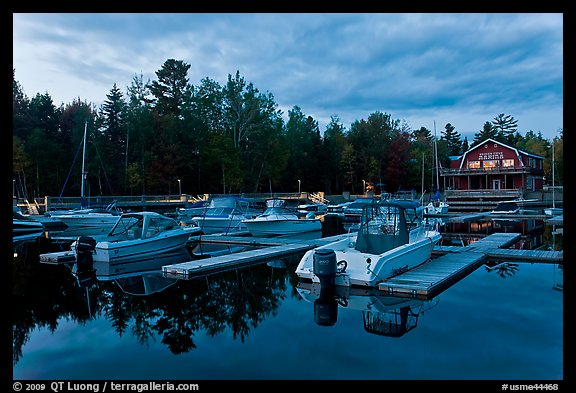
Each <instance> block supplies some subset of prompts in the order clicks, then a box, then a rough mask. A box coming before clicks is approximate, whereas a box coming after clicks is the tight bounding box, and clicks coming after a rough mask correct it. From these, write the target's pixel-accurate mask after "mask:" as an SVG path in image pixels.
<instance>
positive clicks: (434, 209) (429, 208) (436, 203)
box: [424, 199, 450, 214]
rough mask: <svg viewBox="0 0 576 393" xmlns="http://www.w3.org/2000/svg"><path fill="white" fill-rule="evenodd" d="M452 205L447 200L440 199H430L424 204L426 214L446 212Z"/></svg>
mask: <svg viewBox="0 0 576 393" xmlns="http://www.w3.org/2000/svg"><path fill="white" fill-rule="evenodd" d="M449 208H450V205H448V203H447V202H445V201H442V200H440V199H434V200H432V201H430V202H429V203H428V204H427V205H426V206H424V213H425V214H446V213H448V209H449Z"/></svg>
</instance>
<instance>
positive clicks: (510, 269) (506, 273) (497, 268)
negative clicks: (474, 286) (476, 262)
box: [484, 261, 518, 278]
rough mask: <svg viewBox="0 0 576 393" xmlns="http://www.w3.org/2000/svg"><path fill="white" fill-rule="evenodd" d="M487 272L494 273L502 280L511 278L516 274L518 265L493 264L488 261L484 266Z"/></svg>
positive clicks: (508, 263)
mask: <svg viewBox="0 0 576 393" xmlns="http://www.w3.org/2000/svg"><path fill="white" fill-rule="evenodd" d="M484 268H485V269H486V271H487V272H489V273H490V272H495V273H496V274H497V275H498V276H500V277H502V278H507V277H511V276H513V275H514V274H516V272H518V264H517V263H511V262H494V261H490V262H487V263H485V264H484Z"/></svg>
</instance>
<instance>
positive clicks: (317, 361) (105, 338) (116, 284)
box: [12, 221, 565, 381]
mask: <svg viewBox="0 0 576 393" xmlns="http://www.w3.org/2000/svg"><path fill="white" fill-rule="evenodd" d="M553 229H554V228H552V227H550V226H546V225H544V224H543V223H542V222H541V221H540V222H524V221H523V222H515V223H504V224H502V223H494V222H490V223H489V224H486V222H480V223H467V224H450V225H448V226H446V227H445V228H444V232H445V235H446V236H445V240H444V242H445V244H466V243H467V242H470V241H474V240H475V238H479V237H481V236H482V235H485V234H488V233H493V232H498V231H507V232H520V233H522V234H523V236H522V240H521V241H520V242H518V244H516V245H515V247H516V248H551V247H554V248H555V249H561V247H562V235H552V234H551V231H552V230H553ZM15 248H17V251H18V252H19V254H18V256H17V257H16V256H15V257H14V261H13V268H14V271H13V277H14V284H13V298H12V310H13V315H14V323H13V377H14V379H34V380H37V379H48V380H75V379H96V380H114V379H138V380H142V379H144V380H151V379H154V380H162V379H166V380H176V379H185V380H192V381H194V380H196V381H197V380H310V379H328V380H335V379H343V380H344V379H370V380H373V379H377V380H378V379H383V380H507V381H510V380H550V381H558V380H563V378H564V374H565V372H564V364H563V356H564V339H563V336H564V330H563V314H564V310H563V268H562V266H559V265H556V264H548V263H527V262H513V263H512V262H503V263H488V264H486V265H483V266H481V267H479V268H478V269H477V270H475V271H474V272H472V273H471V274H469V275H468V276H466V277H465V278H463V279H462V280H461V281H459V282H457V283H455V284H454V285H453V286H451V287H449V288H448V289H446V290H445V291H444V292H442V293H440V294H439V295H438V296H436V297H434V298H432V299H423V300H418V299H407V298H394V297H386V296H381V295H380V294H379V293H378V292H375V293H365V292H358V291H338V292H336V293H328V294H326V293H320V291H319V288H318V287H315V286H311V285H305V284H303V283H301V282H299V280H298V278H297V277H296V275H295V274H294V269H295V267H296V265H297V263H298V261H299V259H300V257H301V254H300V255H294V256H292V257H289V258H285V259H281V260H274V261H268V262H265V263H258V264H256V265H253V266H250V267H246V268H243V269H238V270H231V271H227V272H223V273H218V274H213V275H209V276H204V277H198V278H194V279H189V280H176V279H170V278H166V277H162V276H161V274H157V273H154V274H148V275H145V276H135V277H129V278H124V279H118V280H99V279H93V278H92V279H90V278H87V279H85V280H84V279H83V280H80V281H79V280H78V279H77V277H75V276H74V275H72V273H71V271H70V269H69V268H68V267H66V266H54V265H47V264H41V263H39V261H38V253H43V252H49V251H56V250H55V249H54V248H55V245H54V244H51V243H50V242H49V241H47V240H46V239H44V238H40V239H38V240H35V241H31V242H27V243H25V244H24V243H23V244H19V245H17V246H15ZM172 258H173V261H175V262H177V261H178V258H179V257H178V256H174V257H172ZM166 262H167V261H166V260H163V261H159V264H158V266H159V267H160V266H162V265H165V264H167V263H166ZM168 263H170V262H168ZM144 289H147V290H148V292H146V291H145V290H144ZM147 293H148V294H147Z"/></svg>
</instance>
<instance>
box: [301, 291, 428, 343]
mask: <svg viewBox="0 0 576 393" xmlns="http://www.w3.org/2000/svg"><path fill="white" fill-rule="evenodd" d="M297 290H298V293H299V294H300V296H301V297H302V298H303V299H304V300H306V301H308V302H310V303H313V304H314V321H315V322H316V323H317V324H318V325H320V326H332V325H335V324H336V322H337V319H338V309H343V310H357V311H361V312H362V319H363V323H364V330H365V331H366V332H368V333H371V334H376V335H379V336H387V337H401V336H403V335H404V334H406V333H407V332H409V331H410V330H413V329H415V328H416V326H417V324H418V317H419V316H420V315H421V314H423V313H424V312H425V311H427V310H429V309H431V308H432V307H434V306H435V305H436V304H437V303H438V301H439V298H438V297H435V298H433V299H430V300H424V299H415V298H406V297H397V296H385V295H382V294H380V292H379V291H378V290H377V289H374V288H357V287H345V286H338V285H337V286H322V285H320V283H310V282H302V281H300V282H298V283H297Z"/></svg>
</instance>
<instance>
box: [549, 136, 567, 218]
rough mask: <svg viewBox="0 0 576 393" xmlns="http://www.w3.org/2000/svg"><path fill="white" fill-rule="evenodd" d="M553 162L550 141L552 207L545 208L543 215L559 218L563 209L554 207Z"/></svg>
mask: <svg viewBox="0 0 576 393" xmlns="http://www.w3.org/2000/svg"><path fill="white" fill-rule="evenodd" d="M555 166H556V165H555V161H554V141H552V207H547V208H545V209H544V214H545V215H547V216H559V215H561V214H564V209H563V208H561V207H556V195H555V190H556V187H555V185H554V178H555V176H554V167H555Z"/></svg>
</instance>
